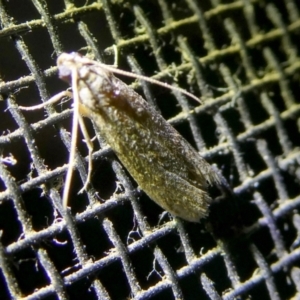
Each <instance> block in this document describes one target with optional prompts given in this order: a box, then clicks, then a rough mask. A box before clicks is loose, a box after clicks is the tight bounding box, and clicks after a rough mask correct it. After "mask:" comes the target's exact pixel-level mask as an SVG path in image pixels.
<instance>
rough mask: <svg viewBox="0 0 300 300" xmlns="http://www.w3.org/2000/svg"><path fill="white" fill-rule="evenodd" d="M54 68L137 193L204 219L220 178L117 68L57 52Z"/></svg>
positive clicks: (182, 213) (184, 215) (169, 208)
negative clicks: (121, 77) (210, 189)
mask: <svg viewBox="0 0 300 300" xmlns="http://www.w3.org/2000/svg"><path fill="white" fill-rule="evenodd" d="M57 65H58V68H59V76H60V78H62V79H64V80H67V81H69V82H71V85H72V90H73V97H74V106H75V107H74V110H76V109H77V108H76V107H78V108H79V110H80V113H81V114H83V115H84V116H87V117H89V118H90V119H92V120H93V121H94V122H95V124H96V126H97V127H98V128H99V131H100V133H101V134H102V136H103V137H104V138H105V140H106V142H107V143H108V144H109V145H110V146H111V148H112V149H113V151H114V152H115V153H116V155H117V157H118V158H119V159H120V161H121V162H122V164H123V165H124V166H125V167H126V169H127V170H128V171H129V173H130V174H131V175H132V177H133V178H134V179H135V180H136V182H137V183H138V184H139V186H140V187H141V188H142V190H143V191H144V192H145V193H146V194H147V195H148V196H149V197H150V198H151V199H152V200H154V201H155V202H156V203H157V204H158V205H160V206H161V207H163V208H164V209H165V210H167V211H168V212H170V213H171V214H173V215H174V216H179V217H181V218H182V219H184V220H187V221H191V222H198V221H199V220H200V219H201V218H203V217H205V216H207V214H208V206H209V203H210V202H211V198H210V196H209V194H208V192H207V188H208V185H213V184H215V185H217V186H221V185H223V186H224V185H225V186H226V181H225V179H224V178H223V177H222V175H220V174H219V173H218V172H217V171H216V170H215V169H214V168H213V167H212V166H211V165H210V164H208V163H207V162H206V161H205V159H204V158H202V157H201V156H200V155H199V154H198V153H197V152H196V150H195V149H194V148H192V146H190V145H189V144H188V142H187V141H186V140H185V139H184V138H183V137H182V136H181V135H180V134H179V133H178V132H177V131H176V130H175V129H174V128H173V127H172V126H171V125H170V124H168V123H167V122H166V120H165V119H164V118H163V117H162V116H161V115H160V114H159V113H158V112H157V111H156V110H155V109H154V108H153V107H151V106H150V105H149V104H148V103H147V102H146V101H145V100H144V99H143V98H142V97H141V96H140V95H139V94H137V93H136V92H135V91H134V90H133V89H131V88H130V87H128V86H127V85H126V84H125V83H124V82H122V81H121V80H119V79H118V78H116V77H115V76H114V75H113V74H112V72H114V73H115V72H116V70H117V69H115V68H113V67H109V66H107V65H104V64H101V63H97V62H95V61H93V60H90V59H88V58H86V57H82V56H80V55H79V54H77V53H71V54H67V53H63V54H61V55H60V56H59V58H58V60H57ZM117 73H120V71H119V72H118V71H117ZM121 73H122V74H123V72H121ZM125 73H126V72H125ZM130 76H132V75H130ZM138 78H139V77H138ZM142 79H144V78H142ZM160 84H162V83H160ZM162 85H165V84H162ZM179 90H180V91H182V90H181V89H179ZM186 93H187V92H186Z"/></svg>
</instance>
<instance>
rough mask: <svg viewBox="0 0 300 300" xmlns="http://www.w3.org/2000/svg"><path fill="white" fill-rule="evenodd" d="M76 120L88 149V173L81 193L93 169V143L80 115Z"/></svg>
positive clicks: (89, 180) (89, 179)
mask: <svg viewBox="0 0 300 300" xmlns="http://www.w3.org/2000/svg"><path fill="white" fill-rule="evenodd" d="M78 121H79V126H80V130H81V132H82V134H83V137H84V140H85V143H86V145H87V147H88V151H89V157H88V175H87V178H86V180H85V183H84V186H83V187H82V189H81V190H80V191H79V193H82V192H83V191H85V190H86V188H87V186H88V184H89V183H90V182H91V177H92V169H93V161H92V154H93V150H94V145H93V143H92V140H91V138H90V136H89V133H88V132H87V130H86V126H85V124H84V121H83V118H82V116H80V115H79V118H78Z"/></svg>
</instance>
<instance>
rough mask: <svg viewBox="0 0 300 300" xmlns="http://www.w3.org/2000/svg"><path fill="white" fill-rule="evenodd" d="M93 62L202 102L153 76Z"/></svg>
mask: <svg viewBox="0 0 300 300" xmlns="http://www.w3.org/2000/svg"><path fill="white" fill-rule="evenodd" d="M93 63H94V64H97V65H99V66H100V67H102V68H103V69H106V70H107V71H110V72H112V73H114V74H119V75H123V76H127V77H131V78H135V79H140V80H144V81H147V82H150V83H152V84H156V85H159V86H162V87H164V88H167V89H169V90H171V91H176V92H179V93H181V94H184V95H186V96H188V97H189V98H192V99H194V100H195V101H197V102H198V103H200V104H202V101H201V100H200V99H199V98H198V97H196V96H194V95H193V94H192V93H190V92H188V91H186V90H185V89H183V88H180V87H178V86H173V85H170V84H168V83H165V82H161V81H159V80H156V79H154V78H150V77H147V76H144V75H138V74H134V73H132V72H128V71H124V70H119V69H117V68H116V67H114V66H110V65H106V64H102V63H99V62H93Z"/></svg>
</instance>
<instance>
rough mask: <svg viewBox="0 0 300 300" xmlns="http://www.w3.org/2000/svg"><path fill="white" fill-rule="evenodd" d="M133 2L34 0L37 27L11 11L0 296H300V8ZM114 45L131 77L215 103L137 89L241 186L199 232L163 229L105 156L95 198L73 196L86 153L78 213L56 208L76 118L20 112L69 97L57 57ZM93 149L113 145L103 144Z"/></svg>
mask: <svg viewBox="0 0 300 300" xmlns="http://www.w3.org/2000/svg"><path fill="white" fill-rule="evenodd" d="M128 3H129V2H128ZM128 3H127V2H117V1H111V2H108V1H101V2H94V3H91V4H87V5H85V6H80V4H78V3H75V7H72V5H71V4H72V3H71V2H68V5H69V6H68V9H66V8H65V7H63V6H62V7H59V6H57V7H54V6H52V5H51V3H50V2H49V3H44V1H32V2H28V3H26V4H28V5H29V4H30V5H31V6H30V9H29V12H28V19H27V20H26V22H24V21H25V20H24V19H22V18H21V17H20V16H19V15H18V11H22V12H24V13H23V15H24V16H25V15H26V13H27V10H26V13H25V9H24V11H23V10H22V7H21V6H20V7H19V6H18V7H17V8H16V7H15V6H14V5H13V4H11V5H9V3H7V4H6V5H4V4H1V10H0V13H1V24H2V30H1V32H0V38H1V40H2V47H3V48H7V49H9V51H8V52H9V54H7V61H8V62H9V63H10V64H9V65H8V66H6V65H5V63H6V61H4V62H2V67H1V77H2V82H1V84H0V91H1V94H2V95H3V98H4V99H5V101H2V102H1V105H2V106H1V112H4V110H5V108H6V107H7V105H9V106H10V109H9V111H7V112H6V113H4V114H3V119H2V120H1V121H0V123H1V130H2V131H3V134H2V135H1V137H0V145H1V148H0V149H1V151H2V158H1V164H0V174H1V190H2V191H3V192H1V194H0V199H1V203H2V205H1V206H0V214H1V217H0V220H5V222H2V224H1V227H2V228H1V230H2V237H1V248H0V253H1V255H0V256H1V270H2V277H3V280H2V282H1V287H3V288H1V289H0V290H2V291H3V292H2V293H3V295H2V297H5V298H8V297H9V296H8V295H10V296H11V297H14V298H20V297H21V296H28V298H29V299H30V298H37V297H40V298H46V297H48V296H50V295H57V297H58V298H66V297H67V295H69V297H72V296H73V295H75V296H76V295H79V293H81V295H88V296H90V297H93V298H96V297H98V298H100V299H110V298H111V299H115V298H116V299H117V298H125V297H128V296H131V297H133V298H135V299H148V298H149V299H150V298H154V297H155V296H156V295H157V296H159V295H168V296H169V297H170V299H177V298H178V299H183V298H187V299H188V298H191V297H192V296H193V295H194V293H195V291H197V294H199V298H200V297H201V296H202V297H207V296H209V297H210V298H212V299H215V298H220V297H221V296H222V297H223V298H225V299H227V298H228V299H229V298H233V297H235V296H236V297H238V296H239V295H250V296H252V297H253V298H255V297H256V295H257V294H258V293H259V295H260V296H261V295H265V297H271V298H276V299H277V298H278V297H279V296H278V295H280V296H281V297H282V298H291V297H293V296H294V297H297V296H299V294H298V293H299V289H300V287H299V283H298V282H299V280H298V278H299V269H298V267H297V263H298V262H299V250H298V246H299V237H298V235H297V233H299V228H300V227H299V214H298V207H299V201H300V197H299V187H298V183H299V181H298V180H299V168H298V161H299V151H297V147H299V121H298V118H299V108H300V106H299V101H298V99H297V96H296V95H297V91H298V90H297V89H298V79H297V75H298V70H299V66H300V64H299V62H300V60H299V54H298V52H299V49H298V48H299V47H298V46H297V43H296V42H295V41H296V40H297V38H298V36H299V25H298V23H299V7H298V6H297V5H296V4H295V3H294V2H293V1H286V2H284V1H282V3H276V5H275V4H273V3H272V2H271V1H270V2H268V1H265V2H264V3H263V4H262V5H259V4H258V3H257V2H256V1H253V2H247V1H244V2H232V3H223V4H222V5H218V6H217V5H216V6H214V4H213V3H212V4H210V6H209V7H202V5H203V4H202V3H198V2H197V1H192V0H186V1H180V2H178V4H177V5H176V6H169V5H168V3H166V2H164V1H157V2H151V3H148V2H147V4H145V3H143V2H141V3H140V4H139V5H140V6H137V5H136V6H134V5H128ZM19 5H22V4H19ZM28 5H27V6H28ZM76 5H77V6H76ZM30 13H31V14H32V15H31V14H30ZM37 14H38V16H39V17H38V18H37V17H36V16H37ZM10 17H14V24H13V21H12V20H11V18H10ZM44 24H45V26H43V25H44ZM100 25H102V28H103V27H104V26H106V27H105V30H99V28H101V26H100ZM99 26H100V27H99ZM108 29H109V30H108ZM70 35H71V37H72V39H73V40H75V41H76V43H74V41H69V40H67V38H66V37H67V36H70ZM37 38H40V39H41V41H42V39H44V40H45V43H42V42H41V43H40V44H41V45H47V46H44V47H43V46H42V48H41V46H38V45H37V44H38V43H36V41H37ZM77 43H78V44H77ZM113 44H116V45H117V47H118V49H119V53H120V63H121V64H124V65H125V63H126V66H130V68H131V69H132V70H133V71H134V72H137V73H139V72H146V73H147V74H155V75H154V77H155V78H158V79H161V80H163V81H164V80H165V81H169V82H171V83H172V82H176V81H177V82H178V84H179V85H180V86H183V87H185V88H187V89H189V90H192V91H193V92H194V93H195V94H201V96H202V99H203V102H204V103H203V105H201V106H199V107H196V108H195V104H193V103H191V102H189V101H188V100H187V99H185V98H184V97H182V96H181V95H176V97H173V96H168V95H166V93H164V92H162V91H161V90H159V89H157V88H155V87H152V86H151V87H149V86H148V85H147V84H145V83H142V90H141V89H140V90H139V92H141V91H143V93H144V95H145V97H146V99H147V100H148V101H149V102H151V103H152V104H153V105H155V106H156V107H157V108H158V109H160V111H161V113H162V114H163V115H164V116H165V117H166V118H168V119H169V120H170V122H171V123H172V124H173V125H174V126H175V127H176V128H177V129H179V130H180V131H182V133H183V134H184V136H185V137H186V138H187V139H188V140H189V142H191V143H192V144H193V146H194V147H196V148H197V149H198V150H199V151H201V153H202V154H203V155H204V156H205V157H206V158H208V159H210V160H211V161H212V162H213V163H216V164H217V165H218V167H219V168H220V169H221V170H222V172H223V174H224V175H225V176H226V177H227V179H228V180H229V181H230V182H231V185H232V187H233V191H234V194H235V198H233V197H231V198H230V201H228V199H220V200H219V201H217V203H216V205H213V207H212V210H211V215H210V217H209V219H208V220H207V221H205V222H203V224H199V225H193V226H192V225H190V224H187V223H183V222H182V221H180V220H177V221H176V222H172V221H171V220H170V221H169V219H168V216H164V217H163V218H162V221H161V223H159V218H158V215H159V213H161V210H159V209H158V208H157V207H156V206H155V205H154V204H151V202H150V200H148V199H144V198H145V196H144V195H143V193H142V192H141V191H139V190H138V189H136V186H135V184H134V182H132V180H131V179H130V178H129V177H128V174H127V173H126V171H125V170H124V169H123V168H122V166H121V165H120V164H119V163H118V161H117V160H115V158H114V156H113V155H112V153H111V151H110V150H109V149H107V148H105V147H104V148H102V149H101V150H97V151H95V153H94V160H95V162H94V164H100V168H99V171H97V170H96V171H95V173H96V174H95V175H94V176H95V177H96V176H99V177H97V178H99V182H100V179H101V181H103V182H104V183H102V184H100V183H98V182H97V181H98V180H94V181H93V186H94V189H91V190H88V191H87V193H85V194H84V195H82V196H79V197H77V191H78V190H79V189H80V187H81V184H82V182H84V178H85V176H86V161H85V158H84V154H83V156H78V159H77V160H78V162H77V174H78V178H77V181H75V183H74V192H73V193H72V195H71V198H72V206H73V212H78V214H76V215H75V216H72V214H71V213H70V212H63V211H59V209H57V207H58V208H59V206H60V201H61V200H60V192H61V187H62V186H63V183H62V179H61V178H63V177H61V176H62V175H63V174H64V173H65V171H66V166H64V163H65V162H66V161H67V159H66V157H67V155H68V153H67V150H65V149H67V148H68V147H69V143H70V136H69V134H68V132H67V130H65V129H64V128H65V127H67V128H68V129H69V127H68V126H69V124H68V120H69V119H70V117H71V114H72V111H71V107H70V106H68V105H69V104H68V103H67V104H66V105H65V106H66V107H65V106H61V107H56V111H57V112H55V111H54V108H47V110H46V114H45V112H36V113H35V114H34V115H30V114H28V115H27V114H26V115H25V114H23V113H22V112H20V111H19V110H18V109H17V105H24V104H25V103H24V101H25V100H27V99H28V101H32V103H31V102H28V103H26V104H28V105H29V104H33V103H36V101H40V100H46V99H48V98H49V97H50V95H52V94H53V93H55V92H58V91H61V90H62V89H64V88H66V87H65V86H64V85H62V84H60V83H58V79H56V77H57V74H56V69H55V68H53V67H50V66H54V65H55V59H54V56H56V54H53V53H60V52H63V51H66V50H70V49H71V50H76V51H77V50H78V49H80V48H82V47H86V48H84V50H83V51H88V52H89V53H93V55H94V57H96V58H98V59H101V60H103V59H104V60H109V61H111V60H112V58H111V56H110V54H111V53H112V50H113V48H112V45H113ZM4 46H5V47H4ZM41 49H43V51H41ZM3 55H4V54H3ZM51 55H52V56H53V58H51ZM146 55H147V56H146ZM21 58H23V60H24V61H22V60H21ZM11 60H13V61H14V63H13V64H12V63H11ZM16 62H18V63H19V65H18V67H16V68H12V67H11V66H13V65H14V64H16ZM121 66H122V65H121ZM6 72H7V73H6ZM220 87H222V88H220ZM161 98H164V99H163V100H161ZM24 99H25V100H24ZM174 99H176V104H174ZM168 100H169V101H170V103H172V108H173V110H172V112H170V106H171V104H170V105H166V104H165V103H166V102H167V101H168ZM167 103H168V102H167ZM190 111H191V112H192V113H190V114H189V113H188V112H190ZM24 115H25V116H24ZM8 128H9V129H10V132H8V131H7V129H8ZM91 131H92V132H94V131H93V128H91ZM45 137H47V141H46V140H45ZM82 144H83V145H82V146H81V147H80V149H79V150H80V153H84V151H85V149H84V143H82ZM96 144H97V145H98V144H100V145H103V141H102V140H101V137H100V138H99V137H98V142H97V143H96ZM98 149H99V148H98ZM10 153H11V154H12V156H10ZM103 158H104V159H103ZM14 162H16V164H15V166H14V165H13V163H14ZM21 162H22V163H21ZM17 168H18V169H17ZM104 171H105V172H104ZM103 174H106V175H103ZM80 178H81V179H80ZM81 180H82V181H81ZM116 182H118V183H119V185H118V187H119V188H118V190H116V188H117V185H116ZM45 183H47V185H45ZM104 187H106V188H107V189H104ZM115 191H116V192H115ZM95 192H98V194H96V197H95ZM44 194H45V195H44ZM73 198H74V199H73ZM75 198H79V199H77V200H76V199H75ZM12 199H13V200H12ZM104 200H105V201H104ZM78 202H79V204H76V203H78ZM89 203H90V204H94V205H93V206H87V205H88V204H89ZM152 210H154V213H155V215H153V214H152ZM133 212H134V213H133ZM133 220H134V222H133ZM158 225H160V226H158ZM241 249H243V251H241ZM241 252H242V253H241ZM91 262H93V263H91ZM258 268H259V270H260V273H258V274H257V273H254V271H255V270H257V269H258ZM25 271H26V274H30V275H29V276H26V278H24V276H22V274H24V272H25ZM29 278H30V279H32V280H28V279H29ZM279 279H280V280H279ZM115 286H118V289H115ZM73 297H74V296H73Z"/></svg>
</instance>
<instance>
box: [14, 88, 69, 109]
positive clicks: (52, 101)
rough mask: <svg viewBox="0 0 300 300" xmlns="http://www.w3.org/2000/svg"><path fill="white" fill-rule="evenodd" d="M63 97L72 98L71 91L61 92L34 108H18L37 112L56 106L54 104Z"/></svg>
mask: <svg viewBox="0 0 300 300" xmlns="http://www.w3.org/2000/svg"><path fill="white" fill-rule="evenodd" d="M63 97H68V98H72V93H71V92H70V91H63V92H60V93H58V94H56V95H54V96H53V97H51V98H50V99H48V100H47V101H45V102H43V103H41V104H37V105H33V106H18V108H19V109H21V110H26V111H29V110H37V109H41V108H44V107H46V106H47V105H51V104H54V103H56V102H58V101H60V100H61V99H62V98H63Z"/></svg>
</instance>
